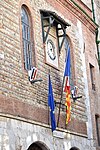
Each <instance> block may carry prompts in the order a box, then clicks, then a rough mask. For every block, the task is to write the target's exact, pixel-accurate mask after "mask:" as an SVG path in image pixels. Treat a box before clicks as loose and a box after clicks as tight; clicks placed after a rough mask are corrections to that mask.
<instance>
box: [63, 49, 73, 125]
mask: <svg viewBox="0 0 100 150" xmlns="http://www.w3.org/2000/svg"><path fill="white" fill-rule="evenodd" d="M64 77H65V79H66V83H65V88H64V92H66V101H65V105H66V124H68V123H69V122H70V119H71V99H70V83H69V77H70V47H69V48H68V53H67V57H66V64H65V72H64Z"/></svg>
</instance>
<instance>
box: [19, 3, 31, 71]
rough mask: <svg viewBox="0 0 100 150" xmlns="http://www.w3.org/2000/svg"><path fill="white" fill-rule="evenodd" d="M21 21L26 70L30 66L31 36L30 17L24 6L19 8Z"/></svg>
mask: <svg viewBox="0 0 100 150" xmlns="http://www.w3.org/2000/svg"><path fill="white" fill-rule="evenodd" d="M21 22H22V42H23V53H24V67H25V69H26V70H29V69H31V67H32V48H31V37H30V32H31V28H30V19H29V14H28V11H27V9H26V7H24V6H22V9H21Z"/></svg>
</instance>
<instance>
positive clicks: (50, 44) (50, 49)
mask: <svg viewBox="0 0 100 150" xmlns="http://www.w3.org/2000/svg"><path fill="white" fill-rule="evenodd" d="M47 54H48V56H49V58H50V59H51V60H55V59H56V54H55V46H54V43H53V41H52V40H51V39H48V41H47Z"/></svg>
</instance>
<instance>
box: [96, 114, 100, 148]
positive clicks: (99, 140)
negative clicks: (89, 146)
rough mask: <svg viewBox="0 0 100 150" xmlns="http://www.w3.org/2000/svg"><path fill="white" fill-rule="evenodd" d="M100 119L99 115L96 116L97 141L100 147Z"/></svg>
mask: <svg viewBox="0 0 100 150" xmlns="http://www.w3.org/2000/svg"><path fill="white" fill-rule="evenodd" d="M98 119H100V116H99V115H98V114H96V115H95V123H96V134H97V141H98V146H100V133H99V126H98V125H99V123H98Z"/></svg>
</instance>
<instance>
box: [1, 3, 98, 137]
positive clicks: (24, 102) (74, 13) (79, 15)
mask: <svg viewBox="0 0 100 150" xmlns="http://www.w3.org/2000/svg"><path fill="white" fill-rule="evenodd" d="M76 4H78V5H76ZM22 5H25V6H26V7H27V10H28V12H29V15H30V22H31V28H32V30H31V39H32V52H33V54H32V56H33V62H32V64H33V65H34V66H36V67H37V68H38V70H39V71H38V75H37V78H42V79H43V81H42V82H39V83H35V84H33V85H31V83H30V82H29V80H28V73H27V71H26V70H25V69H24V55H23V45H22V25H21V7H22ZM78 6H80V7H81V9H80V7H78ZM0 7H1V8H0V9H1V12H2V13H0V18H1V20H0V57H1V59H0V113H3V114H8V115H14V116H18V117H22V118H25V119H29V120H33V121H36V122H40V123H44V124H46V125H48V124H49V122H48V104H47V100H48V69H50V71H51V79H52V85H53V91H54V98H55V100H56V101H57V102H58V101H59V100H60V97H61V86H62V78H63V71H64V58H65V56H64V55H65V53H64V51H63V48H62V50H61V53H60V55H59V69H58V70H57V69H55V68H53V67H52V66H50V65H47V64H46V63H45V53H44V52H45V49H44V46H45V45H44V44H43V39H42V25H41V15H40V9H46V10H47V11H50V10H52V11H53V12H54V11H55V12H56V13H57V14H58V15H59V16H61V18H63V19H64V20H65V21H66V22H68V23H69V24H71V26H70V27H68V28H67V35H68V37H69V39H70V45H71V59H72V70H73V72H72V77H73V82H74V84H75V85H77V86H78V88H79V94H80V95H82V99H78V100H77V101H76V103H74V102H73V100H72V110H71V113H72V119H71V122H70V123H69V124H68V125H65V117H66V115H65V108H62V109H61V116H60V123H59V128H62V129H67V130H69V131H72V132H75V133H79V134H83V135H87V126H86V122H87V114H86V111H87V107H86V105H87V104H86V101H85V100H86V99H87V97H86V95H85V92H88V95H89V100H90V110H91V116H92V119H93V121H92V125H93V136H94V139H97V135H96V124H95V114H99V115H100V111H99V106H100V105H99V104H100V103H99V100H100V97H99V93H100V92H99V88H100V86H99V84H98V83H99V81H100V79H99V76H100V74H99V66H98V63H97V49H96V43H95V31H96V28H97V25H96V24H95V23H94V22H93V20H92V19H91V16H92V12H91V10H90V9H89V8H88V7H87V6H86V5H85V4H84V3H82V2H81V1H80V0H76V1H75V2H73V1H70V0H60V1H59V0H44V1H43V2H42V1H41V0H37V1H36V0H34V1H29V0H27V1H26V0H20V1H16V0H13V2H11V1H9V0H3V1H1V2H0ZM78 21H79V22H81V27H82V33H83V43H82V44H83V45H84V48H83V51H81V47H80V40H79V39H80V35H79V33H80V31H79V28H78ZM81 53H82V54H84V56H85V63H86V73H87V82H88V90H87V91H85V92H84V89H85V77H84V75H83V74H84V70H82V67H83V66H82V65H83V62H82V59H83V58H81ZM89 64H92V65H93V66H94V68H95V71H94V78H95V79H94V80H95V88H96V90H95V91H94V90H92V87H91V79H90V68H89ZM83 79H84V81H83ZM64 101H65V94H64V95H63V103H64ZM62 107H63V106H62ZM57 117H58V107H56V120H57Z"/></svg>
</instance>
